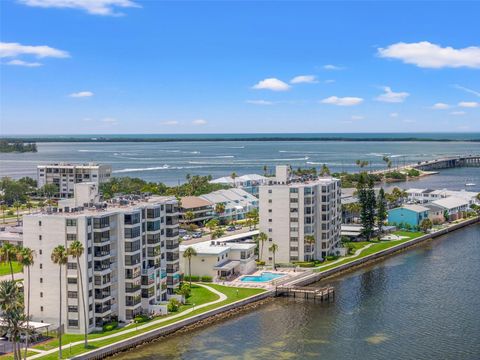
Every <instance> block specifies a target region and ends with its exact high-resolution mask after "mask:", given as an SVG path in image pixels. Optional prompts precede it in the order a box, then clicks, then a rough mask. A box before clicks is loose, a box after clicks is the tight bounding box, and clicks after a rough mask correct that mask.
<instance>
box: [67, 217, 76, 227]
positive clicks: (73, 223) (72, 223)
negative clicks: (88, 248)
mask: <svg viewBox="0 0 480 360" xmlns="http://www.w3.org/2000/svg"><path fill="white" fill-rule="evenodd" d="M67 226H77V219H67Z"/></svg>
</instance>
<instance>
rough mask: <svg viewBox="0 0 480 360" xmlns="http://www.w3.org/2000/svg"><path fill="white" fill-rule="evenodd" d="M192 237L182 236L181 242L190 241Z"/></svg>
mask: <svg viewBox="0 0 480 360" xmlns="http://www.w3.org/2000/svg"><path fill="white" fill-rule="evenodd" d="M191 239H192V237H191V236H190V235H184V236H182V240H191Z"/></svg>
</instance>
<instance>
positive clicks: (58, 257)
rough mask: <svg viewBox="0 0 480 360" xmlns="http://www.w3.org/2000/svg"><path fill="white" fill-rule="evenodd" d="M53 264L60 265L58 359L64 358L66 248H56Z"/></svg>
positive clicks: (59, 246)
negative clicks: (64, 269)
mask: <svg viewBox="0 0 480 360" xmlns="http://www.w3.org/2000/svg"><path fill="white" fill-rule="evenodd" d="M50 258H51V259H52V262H53V263H54V264H57V265H58V280H59V284H60V286H59V289H60V291H59V292H58V294H59V303H58V305H59V310H58V358H59V359H61V358H62V330H63V329H62V327H63V324H62V267H63V266H64V265H66V264H67V262H68V252H67V250H66V249H65V246H63V245H58V246H56V247H55V248H54V249H53V251H52V255H51V256H50Z"/></svg>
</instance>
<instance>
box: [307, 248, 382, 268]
mask: <svg viewBox="0 0 480 360" xmlns="http://www.w3.org/2000/svg"><path fill="white" fill-rule="evenodd" d="M372 245H374V244H368V245H365V246H364V247H362V248H361V249H358V250H357V251H355V253H353V255H350V256H344V257H340V258H338V259H337V260H335V261H332V262H331V263H328V264H325V265H320V266H316V267H314V268H313V269H322V268H324V267H327V266H330V265H335V264H336V263H339V262H340V261H344V260H348V259H351V258H354V257H356V256H358V255H360V254H361V252H362V251H363V250H365V249H368V248H369V247H370V246H372Z"/></svg>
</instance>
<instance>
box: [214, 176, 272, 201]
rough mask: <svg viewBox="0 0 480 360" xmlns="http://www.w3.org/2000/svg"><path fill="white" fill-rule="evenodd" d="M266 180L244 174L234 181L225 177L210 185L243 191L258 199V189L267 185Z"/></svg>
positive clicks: (263, 177)
mask: <svg viewBox="0 0 480 360" xmlns="http://www.w3.org/2000/svg"><path fill="white" fill-rule="evenodd" d="M268 180H269V179H268V178H267V177H265V176H262V175H258V174H246V175H242V176H238V177H236V178H235V179H234V178H232V177H231V176H225V177H221V178H218V179H213V180H211V181H210V183H211V184H222V185H227V186H232V187H236V188H240V189H243V190H245V191H247V192H248V193H250V194H252V195H254V196H256V197H258V187H259V186H260V185H265V184H267V183H268Z"/></svg>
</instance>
